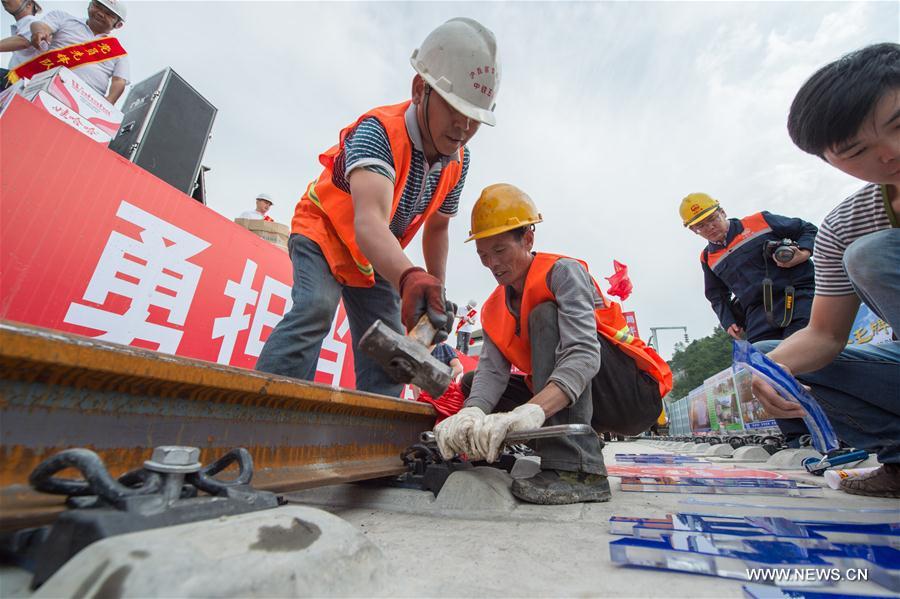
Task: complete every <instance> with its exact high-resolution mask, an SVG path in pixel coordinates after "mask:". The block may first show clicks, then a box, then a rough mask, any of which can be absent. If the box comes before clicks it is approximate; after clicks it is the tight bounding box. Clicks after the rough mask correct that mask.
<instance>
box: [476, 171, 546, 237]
mask: <svg viewBox="0 0 900 599" xmlns="http://www.w3.org/2000/svg"><path fill="white" fill-rule="evenodd" d="M543 220H544V219H543V218H542V217H541V215H540V214H539V213H538V211H537V207H536V206H535V205H534V202H532V201H531V198H530V197H528V194H527V193H525V192H524V191H522V190H521V189H519V188H518V187H516V186H515V185H509V184H508V183H496V184H494V185H488V186H487V187H485V188H484V189H483V190H482V192H481V196H480V197H479V198H478V201H477V202H475V207H474V208H472V230H471V231H469V238H468V239H466V241H472V240H473V239H483V238H485V237H493V236H494V235H499V234H500V233H505V232H506V231H512V230H513V229H518V228H519V227H524V226H526V225H533V224H534V223H539V222H541V221H543Z"/></svg>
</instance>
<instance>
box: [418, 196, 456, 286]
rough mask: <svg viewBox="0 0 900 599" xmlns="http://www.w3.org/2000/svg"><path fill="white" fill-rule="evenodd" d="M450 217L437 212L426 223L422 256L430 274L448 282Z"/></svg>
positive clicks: (423, 233)
mask: <svg viewBox="0 0 900 599" xmlns="http://www.w3.org/2000/svg"><path fill="white" fill-rule="evenodd" d="M449 230H450V216H448V215H446V214H441V213H440V212H435V213H434V214H432V215H431V217H430V218H429V219H428V220H427V221H425V227H424V230H423V231H422V255H423V256H424V257H425V268H426V269H428V272H429V273H431V274H432V275H434V276H435V277H437V278H438V279H440V280H441V282H445V281H446V275H447V252H448V250H449V248H450V234H449Z"/></svg>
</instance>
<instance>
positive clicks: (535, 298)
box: [481, 253, 672, 397]
mask: <svg viewBox="0 0 900 599" xmlns="http://www.w3.org/2000/svg"><path fill="white" fill-rule="evenodd" d="M560 258H568V256H562V255H559V254H544V253H537V254H535V256H534V260H533V261H532V262H531V266H530V267H529V269H528V275H527V276H526V277H525V289H524V292H523V294H522V305H521V308H520V309H519V323H517V322H516V318H515V317H514V316H513V315H512V313H510V311H509V308H508V307H507V306H506V290H505V288H504V286H502V285H501V286H499V287H497V288H496V289H495V290H494V292H493V293H491V296H490V297H489V298H488V300H487V301H486V302H485V303H484V306H483V307H482V311H481V325H482V327H484V332H485V333H486V334H487V335H488V336H489V337H490V338H491V341H493V342H494V345H496V346H497V348H498V349H499V350H500V352H501V353H502V354H503V356H504V357H505V358H506V359H507V360H508V361H509V362H510V363H512V364H513V366H515V367H516V368H518V369H519V370H521V371H522V372H524V373H526V374H531V343H530V341H529V336H528V315H529V314H530V313H531V310H532V309H533V308H534V307H535V306H538V305H539V304H542V303H544V302H554V303H556V296H554V295H553V292H552V291H550V287H549V286H548V285H547V275H548V273H549V272H550V269H551V268H553V265H554V264H555V263H556V261H557V260H559V259H560ZM578 262H579V263H580V264H581V265H582V266H583V267H584V269H585V270H588V267H587V264H586V263H585V262H584V261H582V260H579V261H578ZM591 282H593V284H594V289H596V290H597V293H598V294H599V296H600V297H601V298H602V299H603V303H604V304H605V305H604V306H603V307H600V308H597V309H595V310H594V317H595V319H596V323H597V332H598V333H600V334H601V335H603V336H604V337H606V338H607V339H609V340H610V341H611V342H612V343H613V344H615V346H616V347H617V348H619V349H620V350H622V351H623V352H625V354H627V355H628V356H629V357H630V358H631V359H632V360H634V361H635V363H636V364H637V367H638V368H640V369H641V370H643V371H644V372H646V373H647V374H649V375H650V376H651V377H653V379H654V380H655V381H656V382H657V383H659V394H660V397H662V396H664V395H665V394H666V393H668V392H669V391H671V390H672V371H671V370H670V369H669V365H668V364H666V362H665V360H663V359H662V358H660V357H659V355H658V354H657V353H656V352H655V351H654V350H653V348H651V347H648V346H646V345H644V342H643V341H641V340H640V339H638V338H637V337H635V336H633V335H632V334H631V331H630V329H629V328H628V323H627V322H625V317H624V316H623V315H622V308H621V307H620V306H619V304H617V303H616V302H614V301H611V300H609V299H607V298H606V296H604V295H603V292H601V291H600V287H599V286H598V285H597V281H595V280H594V278H593V277H591ZM517 325H518V328H519V331H518V332H517V331H516V328H517Z"/></svg>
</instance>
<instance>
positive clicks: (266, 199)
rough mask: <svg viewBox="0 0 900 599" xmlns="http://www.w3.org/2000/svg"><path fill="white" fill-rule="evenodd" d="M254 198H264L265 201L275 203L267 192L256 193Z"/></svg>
mask: <svg viewBox="0 0 900 599" xmlns="http://www.w3.org/2000/svg"><path fill="white" fill-rule="evenodd" d="M256 199H257V200H265V201H267V202H269V203H270V204H274V203H275V202H273V201H272V196H270V195H269V194H267V193H258V194H256Z"/></svg>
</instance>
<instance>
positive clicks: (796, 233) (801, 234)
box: [762, 212, 819, 268]
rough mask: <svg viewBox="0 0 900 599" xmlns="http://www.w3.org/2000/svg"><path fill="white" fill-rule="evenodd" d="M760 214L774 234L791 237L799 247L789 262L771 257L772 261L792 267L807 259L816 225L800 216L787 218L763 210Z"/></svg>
mask: <svg viewBox="0 0 900 599" xmlns="http://www.w3.org/2000/svg"><path fill="white" fill-rule="evenodd" d="M762 215H763V218H764V219H765V221H766V222H767V223H769V226H770V227H772V232H773V233H774V234H775V235H778V236H779V237H781V238H782V239H792V240H794V241H796V242H797V246H798V247H799V250H798V251H797V252H796V254H794V257H793V258H792V259H791V260H790V261H789V262H783V263H782V262H777V261H776V260H775V259H774V258H773V259H772V261H773V262H775V264H777V265H778V266H780V267H781V268H793V267H794V266H797V265H798V264H803V263H804V262H806V261H807V260H809V258H810V256H812V253H813V248H814V247H815V243H816V233H818V231H819V228H818V227H816V226H815V225H814V224H812V223H810V222H807V221H805V220H803V219H801V218H788V217H786V216H780V215H778V214H771V213H769V212H763V213H762Z"/></svg>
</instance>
